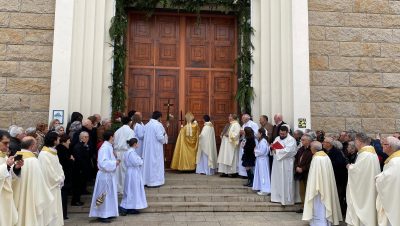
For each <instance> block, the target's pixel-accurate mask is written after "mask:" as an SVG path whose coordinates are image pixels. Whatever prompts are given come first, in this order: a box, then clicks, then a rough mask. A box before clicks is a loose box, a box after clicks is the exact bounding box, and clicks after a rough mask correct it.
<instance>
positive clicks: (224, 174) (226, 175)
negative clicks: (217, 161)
mask: <svg viewBox="0 0 400 226" xmlns="http://www.w3.org/2000/svg"><path fill="white" fill-rule="evenodd" d="M219 176H220V177H228V174H226V173H223V174H221V175H219Z"/></svg>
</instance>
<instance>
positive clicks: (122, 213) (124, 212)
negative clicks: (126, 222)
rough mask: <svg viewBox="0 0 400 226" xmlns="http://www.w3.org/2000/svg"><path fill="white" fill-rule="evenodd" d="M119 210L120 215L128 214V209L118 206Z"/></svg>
mask: <svg viewBox="0 0 400 226" xmlns="http://www.w3.org/2000/svg"><path fill="white" fill-rule="evenodd" d="M118 212H119V215H121V216H126V214H127V210H126V209H125V208H122V207H120V206H119V207H118Z"/></svg>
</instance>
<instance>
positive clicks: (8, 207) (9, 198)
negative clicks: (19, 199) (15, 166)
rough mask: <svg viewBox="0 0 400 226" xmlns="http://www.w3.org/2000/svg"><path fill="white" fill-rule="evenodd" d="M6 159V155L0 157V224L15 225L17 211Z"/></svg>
mask: <svg viewBox="0 0 400 226" xmlns="http://www.w3.org/2000/svg"><path fill="white" fill-rule="evenodd" d="M0 154H2V153H1V152H0ZM6 161H7V157H6V156H4V157H0V213H1V214H0V225H15V224H16V223H17V221H18V213H17V208H16V207H15V203H14V198H13V190H12V176H11V172H9V171H8V170H7V164H6Z"/></svg>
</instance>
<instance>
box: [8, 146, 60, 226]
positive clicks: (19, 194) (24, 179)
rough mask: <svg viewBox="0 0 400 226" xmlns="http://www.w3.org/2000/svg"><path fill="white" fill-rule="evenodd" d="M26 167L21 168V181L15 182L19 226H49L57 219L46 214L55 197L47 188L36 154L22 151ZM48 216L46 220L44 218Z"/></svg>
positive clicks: (14, 189) (20, 153)
mask: <svg viewBox="0 0 400 226" xmlns="http://www.w3.org/2000/svg"><path fill="white" fill-rule="evenodd" d="M17 155H22V156H23V159H24V166H23V167H22V168H21V175H20V179H19V180H14V181H13V191H14V201H15V205H16V207H17V211H18V224H17V225H18V226H47V225H49V224H50V222H53V220H54V219H55V218H56V217H57V216H56V215H52V216H50V215H48V214H47V213H46V214H45V212H46V211H51V210H50V207H51V204H52V203H53V201H54V196H53V195H52V194H51V192H50V189H49V188H48V187H47V184H46V181H45V179H44V177H43V173H42V169H41V167H40V162H39V160H38V159H37V158H36V156H35V154H33V153H32V152H30V151H27V150H22V151H19V152H17ZM45 215H46V218H45V217H44V216H45Z"/></svg>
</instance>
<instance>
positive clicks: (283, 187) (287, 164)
mask: <svg viewBox="0 0 400 226" xmlns="http://www.w3.org/2000/svg"><path fill="white" fill-rule="evenodd" d="M277 142H279V143H280V145H282V146H283V148H281V149H274V144H275V143H276V144H277ZM271 149H272V151H271V153H272V156H273V158H274V160H273V163H272V171H271V202H279V203H281V204H282V205H293V204H294V203H295V202H296V203H297V202H301V200H300V197H297V196H296V197H297V199H298V200H295V195H294V179H293V176H294V171H293V164H294V156H295V155H296V153H297V144H296V140H295V139H294V138H293V137H292V136H290V134H289V126H288V125H286V124H285V125H282V126H281V128H280V130H279V136H278V137H276V138H275V140H274V142H272V145H271Z"/></svg>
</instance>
